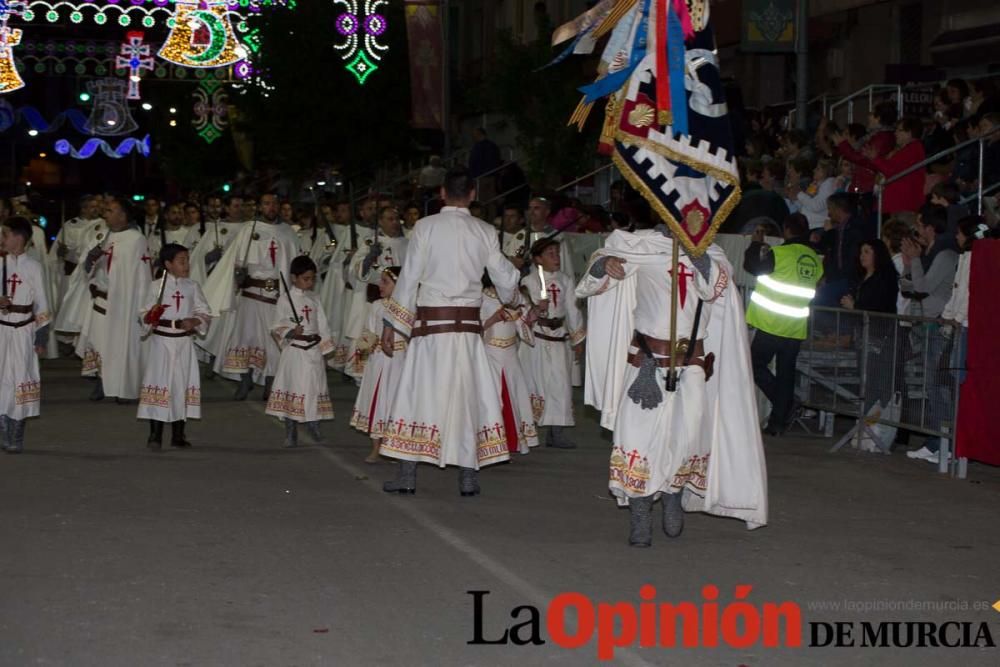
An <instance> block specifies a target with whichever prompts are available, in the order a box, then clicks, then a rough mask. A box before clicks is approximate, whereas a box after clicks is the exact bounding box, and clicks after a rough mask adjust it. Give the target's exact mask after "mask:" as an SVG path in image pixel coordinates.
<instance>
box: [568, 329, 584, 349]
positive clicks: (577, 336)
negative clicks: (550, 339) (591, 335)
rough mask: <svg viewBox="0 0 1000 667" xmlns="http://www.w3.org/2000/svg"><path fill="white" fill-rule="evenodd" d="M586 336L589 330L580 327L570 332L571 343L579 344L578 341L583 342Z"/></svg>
mask: <svg viewBox="0 0 1000 667" xmlns="http://www.w3.org/2000/svg"><path fill="white" fill-rule="evenodd" d="M586 337H587V330H586V329H585V328H584V327H580V328H579V329H577V330H576V331H571V332H570V333H569V343H570V345H577V344H578V343H581V342H583V340H584V339H585V338H586Z"/></svg>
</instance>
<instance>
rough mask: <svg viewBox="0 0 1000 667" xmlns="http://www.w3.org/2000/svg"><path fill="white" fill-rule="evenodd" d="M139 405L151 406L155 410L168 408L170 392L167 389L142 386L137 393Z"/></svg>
mask: <svg viewBox="0 0 1000 667" xmlns="http://www.w3.org/2000/svg"><path fill="white" fill-rule="evenodd" d="M139 405H151V406H153V407H155V408H169V407H170V390H169V389H168V388H167V387H157V386H156V385H144V386H143V387H142V390H141V391H140V392H139Z"/></svg>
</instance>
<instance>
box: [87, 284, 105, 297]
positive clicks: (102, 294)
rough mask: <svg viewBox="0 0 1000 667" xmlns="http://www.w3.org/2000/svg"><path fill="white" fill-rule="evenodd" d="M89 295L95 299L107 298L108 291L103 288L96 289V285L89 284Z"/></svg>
mask: <svg viewBox="0 0 1000 667" xmlns="http://www.w3.org/2000/svg"><path fill="white" fill-rule="evenodd" d="M90 296H92V297H93V298H95V299H107V298H108V293H107V292H105V291H104V290H101V289H98V288H97V286H96V285H91V286H90Z"/></svg>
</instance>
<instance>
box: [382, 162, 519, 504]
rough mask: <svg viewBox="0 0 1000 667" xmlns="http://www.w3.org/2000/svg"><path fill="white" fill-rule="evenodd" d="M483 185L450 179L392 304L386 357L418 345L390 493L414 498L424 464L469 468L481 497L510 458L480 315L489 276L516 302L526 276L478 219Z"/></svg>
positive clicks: (390, 430)
mask: <svg viewBox="0 0 1000 667" xmlns="http://www.w3.org/2000/svg"><path fill="white" fill-rule="evenodd" d="M475 194H476V192H475V187H474V184H473V180H472V178H471V176H470V175H469V172H467V171H466V170H464V169H454V170H452V171H450V172H448V174H447V175H446V177H445V181H444V187H443V188H442V192H441V196H442V198H443V199H444V200H445V204H446V205H445V207H444V208H443V209H442V210H441V212H440V213H439V214H437V215H432V216H429V217H427V218H424V219H423V220H421V221H420V223H419V224H418V225H417V226H416V227H415V228H414V233H413V236H412V237H411V239H410V246H409V248H408V251H407V260H406V264H404V265H403V270H402V272H401V273H400V276H399V281H398V282H397V283H396V288H395V290H394V291H393V294H392V297H391V298H390V299H388V300H387V301H386V315H387V319H386V326H385V328H384V330H383V332H382V341H381V344H382V351H383V352H384V353H385V354H386V355H387V356H390V357H391V356H393V349H394V344H395V337H396V335H397V332H398V334H399V335H402V336H406V337H408V338H409V339H410V346H409V349H408V350H407V352H406V359H405V361H404V365H403V368H402V370H401V372H400V376H399V379H398V381H397V382H396V386H397V390H396V395H395V397H394V398H393V400H392V403H391V405H390V407H389V411H388V415H389V416H388V417H387V419H386V425H385V426H384V427H383V430H382V432H378V433H376V432H373V433H372V434H371V435H372V437H381V438H382V446H381V449H380V451H381V454H382V455H383V456H388V457H390V458H395V459H399V460H400V465H399V474H398V476H397V478H396V479H395V480H393V481H390V482H386V483H385V485H384V489H385V491H387V492H399V493H414V492H415V491H416V470H417V463H418V462H425V463H431V464H433V465H437V466H441V467H444V466H448V465H454V466H458V468H459V492H460V493H461V494H462V495H463V496H472V495H477V494H479V481H478V470H479V468H480V467H482V466H485V465H490V464H493V463H499V462H501V461H506V460H508V459H509V453H508V450H507V439H506V434H505V429H504V423H505V421H504V417H503V414H502V407H501V406H502V405H503V403H502V401H501V395H500V393H501V388H500V380H499V378H498V377H497V376H496V375H495V374H494V373H493V371H492V370H491V367H490V362H489V358H488V357H487V355H486V349H485V347H484V343H483V339H482V331H483V330H482V324H481V323H480V319H479V311H480V307H481V304H482V298H483V282H482V278H483V272H484V271H488V273H489V277H490V279H491V280H492V282H493V285H494V287H495V288H496V291H497V296H498V298H499V300H500V301H501V303H510V302H511V301H512V299H513V298H514V290H515V289H516V288H517V281H518V272H517V270H516V269H515V268H514V267H513V266H512V265H511V263H510V262H508V261H507V259H506V258H505V257H504V256H503V253H501V252H500V245H499V243H498V241H497V234H496V230H495V229H493V228H492V227H491V226H489V225H488V224H486V223H485V222H483V221H482V220H477V219H476V218H473V217H472V215H470V214H469V210H468V206H469V203H470V202H471V201H472V200H473V199H475Z"/></svg>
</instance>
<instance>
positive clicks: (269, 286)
mask: <svg viewBox="0 0 1000 667" xmlns="http://www.w3.org/2000/svg"><path fill="white" fill-rule="evenodd" d="M264 290H265V291H267V292H277V291H278V281H277V280H276V279H274V278H267V279H266V280H265V281H264Z"/></svg>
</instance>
